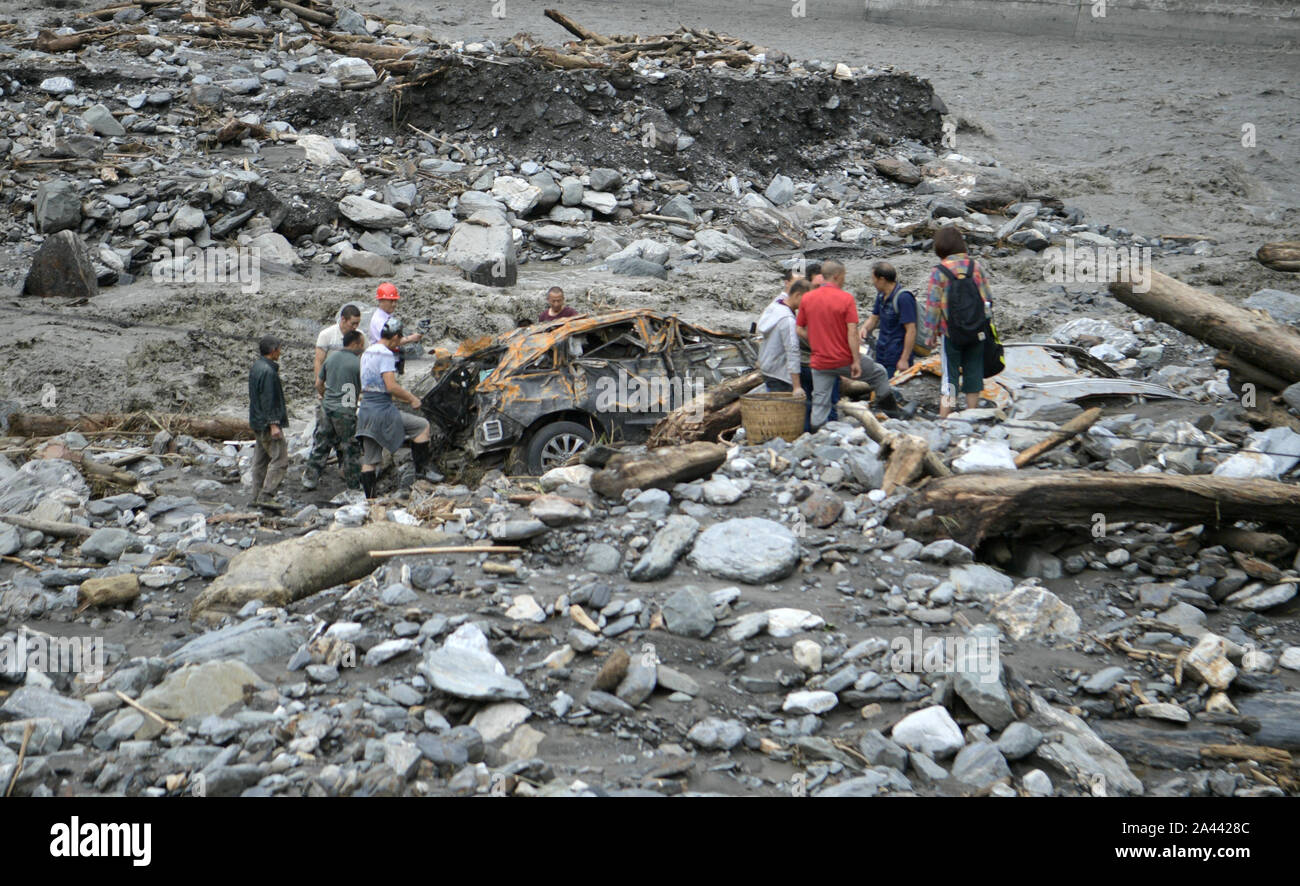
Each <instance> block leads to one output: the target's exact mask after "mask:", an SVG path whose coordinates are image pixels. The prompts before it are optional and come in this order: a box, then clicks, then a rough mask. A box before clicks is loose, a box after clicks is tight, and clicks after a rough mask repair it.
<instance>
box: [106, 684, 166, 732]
mask: <svg viewBox="0 0 1300 886" xmlns="http://www.w3.org/2000/svg"><path fill="white" fill-rule="evenodd" d="M114 692H116V693H117V697H118V698H120V699H121V700H122V701H123V702H124V703H126V704H127V705H129V706H130V707H133V708H135V709H136V710H137V711H139V712H140V713H142V714H144V715H145V716H146V717H148V718H149V719H150V720H153V721H154V722H155V723H157V724H158V725H159V726H161V727H162V728H163V729H179V728H180V727H178V726H177V725H176V724H175V723H173V722H172V721H171V720H168V719H167V718H166V717H164V716H163V715H162V714H159V713H158V712H157V711H151V710H149V709H148V708H147V707H145V706H144V705H142V704H140V702H138V701H136V700H135V699H134V698H132V697H131V696H129V695H127V694H126V693H125V692H123V691H122V690H120V689H115V690H114Z"/></svg>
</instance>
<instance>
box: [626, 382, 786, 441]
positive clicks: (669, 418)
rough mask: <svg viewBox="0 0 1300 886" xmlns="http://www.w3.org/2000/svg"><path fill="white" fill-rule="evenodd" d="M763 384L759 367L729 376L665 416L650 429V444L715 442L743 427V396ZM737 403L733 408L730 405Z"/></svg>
mask: <svg viewBox="0 0 1300 886" xmlns="http://www.w3.org/2000/svg"><path fill="white" fill-rule="evenodd" d="M762 383H763V373H761V372H759V371H758V370H757V369H755V370H753V371H752V372H747V373H745V374H744V375H738V376H736V377H735V378H732V379H728V380H727V381H724V382H723V383H722V384H720V385H718V386H717V387H715V388H711V389H710V390H709V391H708V392H706V393H705V394H704V395H703V396H700V397H696V398H695V399H694V400H692V401H691V402H689V403H685V404H683V405H681V406H679V407H677V408H676V409H674V410H673V411H672V412H670V413H668V414H667V415H665V416H664V417H663V418H661V419H660V420H659V421H657V422H656V423H655V426H654V427H653V428H651V429H650V439H649V441H647V443H646V446H647V447H648V448H650V449H658V448H659V447H661V446H678V445H681V444H683V443H693V442H695V441H696V440H706V441H709V442H714V441H716V440H717V439H718V434H720V433H722V432H724V431H729V430H731V429H732V428H737V427H740V404H739V403H738V402H737V401H739V400H740V397H741V395H743V394H746V393H748V392H749V391H750V390H751V389H753V388H755V387H757V386H758V385H760V384H762ZM732 404H735V408H734V409H731V410H729V411H727V410H726V407H728V406H731V405H732Z"/></svg>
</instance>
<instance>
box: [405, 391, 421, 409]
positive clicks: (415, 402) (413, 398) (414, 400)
mask: <svg viewBox="0 0 1300 886" xmlns="http://www.w3.org/2000/svg"><path fill="white" fill-rule="evenodd" d="M407 402H408V403H410V404H411V408H412V409H419V408H420V398H419V397H417V396H415V395H414V394H412V395H411V399H410V400H408V401H407Z"/></svg>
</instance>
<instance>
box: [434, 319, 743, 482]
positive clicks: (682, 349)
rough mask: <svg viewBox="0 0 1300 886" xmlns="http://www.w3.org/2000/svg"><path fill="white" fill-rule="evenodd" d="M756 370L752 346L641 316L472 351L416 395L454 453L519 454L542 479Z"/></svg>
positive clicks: (526, 332)
mask: <svg viewBox="0 0 1300 886" xmlns="http://www.w3.org/2000/svg"><path fill="white" fill-rule="evenodd" d="M757 362H758V344H757V340H756V339H754V338H752V337H749V336H745V335H740V334H734V333H726V332H718V331H715V330H712V329H706V328H704V327H701V326H696V325H694V324H691V323H686V322H683V321H682V320H679V319H678V318H677V317H676V316H674V315H671V314H663V313H659V312H657V311H651V310H641V309H633V310H623V311H616V312H612V313H607V314H601V315H598V316H579V317H569V318H565V319H561V320H556V321H553V322H550V323H546V324H540V325H535V326H528V327H524V328H522V329H516V330H514V331H513V332H509V333H506V334H504V335H501V336H498V337H496V338H491V339H480V340H475V341H469V342H465V343H464V344H462V345H461V347H460V348H459V349H458V350H457V352H456V354H455V355H453V356H452V357H451V358H450V359H449V360H447V361H443V365H437V366H435V367H434V369H433V371H432V372H431V373H430V374H429V375H428V376H427V377H426V378H424V379H422V380H420V381H417V382H415V383H414V384H413V385H412V388H411V391H412V393H414V394H415V395H416V396H418V397H420V398H421V400H422V407H421V411H422V413H423V415H424V416H425V417H426V418H428V419H429V420H430V421H431V422H432V423H433V426H434V427H436V428H440V429H441V430H442V432H443V434H444V435H445V437H444V439H442V440H441V441H440V442H441V444H442V446H443V447H444V448H446V447H447V446H449V445H452V444H460V445H463V447H464V448H465V449H466V450H467V451H468V452H469V453H470V454H471V455H473V456H474V457H475V458H478V457H481V456H483V455H485V454H487V453H492V452H501V451H509V450H514V455H515V456H516V457H517V459H518V461H519V462H520V464H521V466H522V467H523V468H524V469H525V470H527V471H528V472H529V473H531V474H540V473H543V472H544V471H547V470H549V469H551V468H553V467H557V466H559V465H562V464H564V463H565V462H567V461H568V460H569V458H570V457H571V456H573V455H574V454H575V453H576V452H578V451H579V450H580V449H582V448H583V447H585V446H587V445H588V444H589V443H591V441H592V440H594V439H597V438H603V439H606V440H609V441H611V442H613V441H627V442H638V441H640V440H643V439H645V437H646V436H648V434H649V431H650V428H651V427H652V426H653V425H654V424H655V422H657V421H659V420H660V419H661V418H663V417H664V416H665V415H666V414H667V413H668V412H670V411H671V410H673V409H676V408H678V407H679V406H682V405H685V404H688V403H690V402H691V401H692V400H694V398H696V397H698V396H699V395H700V394H702V393H703V392H704V391H705V390H707V389H708V388H711V387H713V386H714V385H716V384H719V383H721V382H723V381H725V380H727V379H729V378H733V377H735V376H738V375H743V374H745V373H746V372H749V371H750V370H752V369H753V368H754V367H755V366H756V365H757Z"/></svg>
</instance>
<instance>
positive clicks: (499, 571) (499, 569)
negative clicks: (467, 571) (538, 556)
mask: <svg viewBox="0 0 1300 886" xmlns="http://www.w3.org/2000/svg"><path fill="white" fill-rule="evenodd" d="M479 568H480V569H482V570H483V571H484V572H485V573H486V574H488V575H514V574H515V573H517V572H518V571H519V570H518V568H517V567H515V566H513V565H512V564H510V563H493V562H492V561H490V560H489V561H488V562H486V563H484V564H483V565H482V566H480V567H479Z"/></svg>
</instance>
